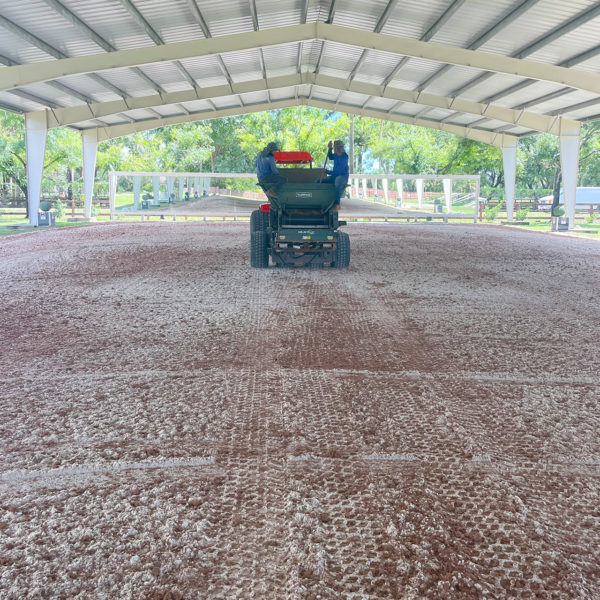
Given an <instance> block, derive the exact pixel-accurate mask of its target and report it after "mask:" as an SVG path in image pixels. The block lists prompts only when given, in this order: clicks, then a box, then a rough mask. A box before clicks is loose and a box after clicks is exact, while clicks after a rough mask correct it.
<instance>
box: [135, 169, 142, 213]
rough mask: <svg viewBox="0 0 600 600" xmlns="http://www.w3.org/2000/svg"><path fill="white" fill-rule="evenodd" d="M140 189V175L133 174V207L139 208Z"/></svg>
mask: <svg viewBox="0 0 600 600" xmlns="http://www.w3.org/2000/svg"><path fill="white" fill-rule="evenodd" d="M141 191H142V176H141V175H134V176H133V209H134V210H140V194H141Z"/></svg>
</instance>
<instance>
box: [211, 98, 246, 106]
mask: <svg viewBox="0 0 600 600" xmlns="http://www.w3.org/2000/svg"><path fill="white" fill-rule="evenodd" d="M212 102H213V104H214V105H215V106H216V107H217V108H232V107H234V106H241V104H240V100H239V98H238V97H237V96H220V97H219V98H212Z"/></svg>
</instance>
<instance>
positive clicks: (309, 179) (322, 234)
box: [250, 152, 350, 269]
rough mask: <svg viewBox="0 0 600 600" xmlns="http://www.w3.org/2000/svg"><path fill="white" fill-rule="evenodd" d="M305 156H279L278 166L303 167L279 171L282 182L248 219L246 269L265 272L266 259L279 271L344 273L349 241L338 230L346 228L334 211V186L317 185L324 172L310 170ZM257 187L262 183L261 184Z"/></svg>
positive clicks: (328, 184)
mask: <svg viewBox="0 0 600 600" xmlns="http://www.w3.org/2000/svg"><path fill="white" fill-rule="evenodd" d="M312 160H313V159H312V156H311V155H310V154H309V153H308V152H277V153H275V161H276V162H277V163H278V164H280V165H307V166H304V167H298V166H294V167H286V168H282V169H280V170H279V173H280V175H282V176H283V177H285V178H286V180H287V181H286V183H284V184H283V186H281V188H280V189H279V191H278V192H277V195H278V198H273V197H271V198H269V200H270V202H269V203H268V204H262V205H261V206H260V209H259V210H255V211H254V212H253V213H252V215H251V217H250V264H251V265H252V266H253V267H256V268H267V267H268V266H269V257H270V258H271V262H272V263H273V265H275V266H278V267H313V268H320V267H324V266H330V267H334V268H337V269H343V268H345V267H347V266H348V265H349V264H350V238H349V237H348V234H347V233H345V232H343V231H338V227H340V226H341V225H346V222H345V221H340V220H339V219H338V213H337V211H336V210H333V205H334V202H335V188H334V186H333V183H317V180H319V179H320V178H321V177H322V175H323V170H322V169H313V168H312ZM259 185H260V184H259Z"/></svg>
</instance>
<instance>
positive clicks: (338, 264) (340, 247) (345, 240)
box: [331, 231, 350, 269]
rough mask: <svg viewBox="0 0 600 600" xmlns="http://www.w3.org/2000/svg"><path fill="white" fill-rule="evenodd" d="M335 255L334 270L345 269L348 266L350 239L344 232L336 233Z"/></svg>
mask: <svg viewBox="0 0 600 600" xmlns="http://www.w3.org/2000/svg"><path fill="white" fill-rule="evenodd" d="M334 235H335V239H336V245H335V254H334V259H333V264H332V265H331V266H332V267H334V268H335V269H345V268H346V267H347V266H348V265H349V264H350V237H349V236H348V234H347V233H346V232H345V231H336V232H335V233H334Z"/></svg>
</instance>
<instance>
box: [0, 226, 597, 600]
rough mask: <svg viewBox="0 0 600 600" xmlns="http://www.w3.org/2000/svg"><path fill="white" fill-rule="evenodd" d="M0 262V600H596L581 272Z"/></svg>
mask: <svg viewBox="0 0 600 600" xmlns="http://www.w3.org/2000/svg"><path fill="white" fill-rule="evenodd" d="M346 230H347V231H348V233H349V234H350V237H351V243H352V263H351V266H350V268H349V269H347V270H340V271H338V270H333V269H322V270H282V269H274V268H271V269H269V270H252V269H250V267H249V265H248V237H249V236H248V232H247V224H241V223H205V224H202V223H191V222H190V223H168V222H161V223H143V224H141V223H137V224H115V225H98V226H94V227H81V228H72V229H61V230H49V231H44V232H40V233H37V234H34V235H27V234H24V235H19V236H14V237H8V238H3V239H0V299H1V306H2V311H1V313H0V342H1V346H0V347H1V348H2V351H1V353H0V355H1V356H0V374H1V375H0V379H1V381H0V383H1V385H2V394H1V395H0V415H1V417H0V445H1V448H2V451H1V452H0V566H1V568H0V597H1V598H3V599H15V600H16V599H19V600H21V599H23V598H52V599H54V598H80V599H90V598H106V599H111V600H112V599H114V598H132V599H146V598H147V599H157V600H163V599H165V600H166V599H177V598H179V599H182V598H184V599H186V600H187V599H203V600H206V599H211V600H213V599H215V600H216V599H220V600H230V599H256V600H282V599H285V600H300V599H303V600H317V599H320V600H325V599H328V600H329V599H331V600H334V599H335V600H337V599H345V600H346V599H347V600H350V599H352V600H359V599H360V600H366V599H369V600H371V599H382V600H383V599H386V600H388V599H394V598H398V599H400V598H402V599H417V598H428V599H429V598H435V599H440V600H442V599H443V600H447V599H462V598H465V599H466V598H481V599H484V598H487V599H492V598H532V599H533V598H544V599H546V598H555V599H561V600H562V599H564V600H573V599H580V600H589V599H594V598H600V567H599V565H600V493H599V492H600V438H599V435H598V432H599V430H600V406H599V397H600V376H599V373H598V371H599V366H600V350H599V340H598V322H599V318H600V309H599V304H598V289H600V244H598V243H597V242H594V241H591V240H580V239H572V238H558V237H552V236H547V235H540V234H532V233H525V232H520V231H515V230H503V229H500V228H491V227H470V226H458V225H457V226H444V225H433V224H428V225H425V224H423V225H383V224H382V225H351V226H349V227H347V228H346Z"/></svg>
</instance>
